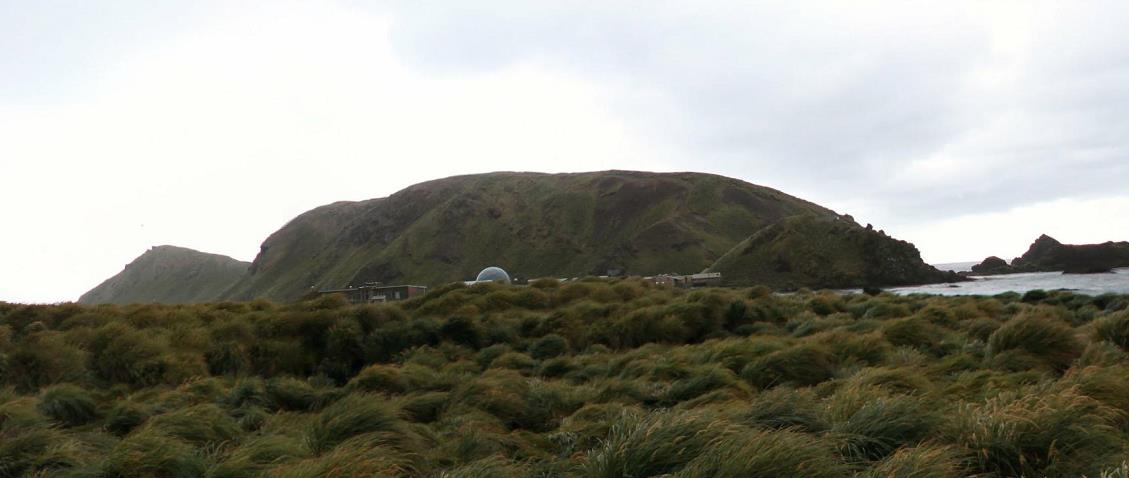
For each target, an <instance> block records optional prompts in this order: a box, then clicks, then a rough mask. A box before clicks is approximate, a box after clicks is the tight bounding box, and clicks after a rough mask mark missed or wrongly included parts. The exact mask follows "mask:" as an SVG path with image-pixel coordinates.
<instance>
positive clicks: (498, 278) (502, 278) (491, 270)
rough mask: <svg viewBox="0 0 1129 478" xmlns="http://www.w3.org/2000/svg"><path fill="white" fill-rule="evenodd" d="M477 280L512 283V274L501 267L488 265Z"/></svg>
mask: <svg viewBox="0 0 1129 478" xmlns="http://www.w3.org/2000/svg"><path fill="white" fill-rule="evenodd" d="M474 281H475V282H501V283H503V284H509V283H510V275H509V274H507V273H506V271H504V270H502V268H501V267H487V268H485V269H482V272H479V273H478V278H477V279H475V280H474Z"/></svg>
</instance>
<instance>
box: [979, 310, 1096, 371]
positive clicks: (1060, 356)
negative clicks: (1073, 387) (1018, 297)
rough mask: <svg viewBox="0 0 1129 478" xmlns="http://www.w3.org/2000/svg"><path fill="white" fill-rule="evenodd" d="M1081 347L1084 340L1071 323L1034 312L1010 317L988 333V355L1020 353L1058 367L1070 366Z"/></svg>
mask: <svg viewBox="0 0 1129 478" xmlns="http://www.w3.org/2000/svg"><path fill="white" fill-rule="evenodd" d="M1082 350H1083V346H1082V343H1081V342H1080V341H1079V340H1078V338H1077V337H1076V336H1075V332H1074V330H1072V329H1071V328H1070V326H1068V325H1066V324H1064V323H1061V322H1058V321H1056V320H1054V319H1050V318H1045V317H1039V316H1032V315H1024V316H1020V317H1016V318H1014V319H1012V320H1009V321H1008V322H1007V323H1005V324H1004V325H1003V326H1001V327H1000V328H999V329H996V331H995V332H992V335H991V336H989V337H988V355H989V356H1001V355H1003V356H1005V357H1006V356H1007V355H1004V354H1008V353H1009V352H1010V353H1012V354H1015V353H1019V354H1022V355H1025V356H1026V357H1029V358H1033V359H1034V360H1036V361H1039V362H1042V363H1045V364H1046V365H1048V366H1049V367H1051V368H1052V369H1054V370H1057V371H1063V370H1066V369H1067V368H1070V366H1071V365H1072V364H1073V363H1074V360H1075V359H1077V358H1078V357H1079V356H1080V355H1082ZM1022 355H1021V356H1022Z"/></svg>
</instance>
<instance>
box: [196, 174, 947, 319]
mask: <svg viewBox="0 0 1129 478" xmlns="http://www.w3.org/2000/svg"><path fill="white" fill-rule="evenodd" d="M827 225H834V227H831V228H830V229H828V228H827V227H826V226H827ZM811 228H817V229H820V230H821V231H822V232H830V233H829V234H823V233H822V232H821V233H819V234H805V233H794V232H798V231H799V229H804V230H808V229H811ZM824 229H826V231H824ZM780 231H783V232H782V233H780V234H778V232H780ZM769 234H773V237H777V236H779V237H780V238H781V239H780V240H775V241H761V240H759V239H756V240H754V238H763V237H766V235H769ZM761 246H764V247H767V248H768V249H765V250H757V249H756V248H757V247H761ZM735 248H738V249H739V250H735ZM780 257H785V259H784V261H785V262H787V263H788V264H789V265H788V266H787V267H788V268H789V270H787V271H783V270H780V269H779V268H778V267H776V266H778V265H779V264H781V262H780V260H779V258H780ZM723 258H725V259H724V260H723ZM750 260H753V263H749V261H750ZM765 261H770V262H771V261H775V262H772V264H775V265H774V266H772V267H768V268H766V267H767V266H766V264H768V262H765ZM487 265H497V266H500V267H502V268H504V269H506V270H508V271H509V272H510V273H511V274H512V275H514V276H517V277H522V278H535V277H581V276H589V275H618V274H623V275H653V274H661V273H696V272H701V271H703V270H706V269H713V270H718V271H723V272H724V273H725V274H726V275H727V276H728V277H731V279H728V282H729V283H730V284H732V285H751V284H758V283H759V284H766V285H770V286H773V287H780V288H793V287H850V286H864V285H904V284H915V283H925V282H941V281H946V280H950V279H951V278H950V277H949V275H946V274H942V273H940V272H938V271H936V270H935V269H933V268H932V267H930V266H928V265H926V264H924V263H923V262H922V261H921V258H920V256H919V255H918V254H917V250H916V249H915V248H913V246H912V245H911V244H908V243H904V242H902V241H897V240H896V239H893V238H890V237H888V236H886V235H885V234H881V233H878V232H874V231H871V230H868V229H866V228H863V227H861V226H859V225H858V224H856V223H855V222H854V220H853V219H851V218H850V217H849V216H841V215H839V214H837V213H835V212H834V211H832V210H830V209H828V208H825V207H822V206H820V205H817V204H814V203H811V202H808V201H805V200H803V199H800V198H796V197H793V196H789V195H787V194H785V193H783V192H780V191H777V190H775V189H771V188H767V187H764V186H758V185H755V184H750V183H748V182H745V181H740V180H737V179H732V178H727V177H723V176H717V175H712V174H702V173H648V172H633V171H601V172H590V173H574V174H542V173H514V172H502V173H489V174H477V175H467V176H456V177H450V178H445V179H439V180H435V181H428V182H424V183H420V184H416V185H414V186H410V187H408V188H406V189H404V190H401V191H399V192H396V193H395V194H392V195H391V196H388V197H385V198H378V199H370V200H365V201H343V202H336V203H332V204H328V205H325V206H321V207H318V208H315V209H313V210H310V211H308V212H306V213H303V214H301V215H299V216H298V217H296V218H294V219H293V220H291V221H290V222H289V223H287V224H286V225H284V226H283V227H282V228H281V229H279V230H278V231H276V232H275V233H274V234H271V235H270V237H268V238H267V239H266V240H265V241H264V242H263V244H262V246H261V250H260V253H259V254H258V256H257V257H255V259H254V261H253V262H252V263H251V265H250V267H249V268H248V269H247V273H246V274H245V275H244V276H243V277H242V278H241V279H239V280H238V281H236V282H234V285H231V287H230V289H228V288H226V287H225V288H223V290H225V291H226V292H223V293H222V294H218V295H216V296H214V297H213V298H215V299H231V300H249V299H255V298H267V299H276V300H293V299H296V298H299V297H302V296H304V295H306V294H309V293H310V292H313V291H316V290H319V289H327V288H339V287H344V286H347V285H350V284H354V285H355V284H361V283H365V282H374V281H376V282H384V283H413V284H425V285H438V284H443V283H447V282H453V281H461V280H466V279H470V278H473V277H474V275H475V274H476V273H477V272H478V271H479V270H481V269H482V268H483V267H484V266H487ZM824 267H827V269H826V270H824V269H823V268H824ZM753 271H756V272H755V273H754V272H753ZM229 285H230V283H229ZM216 289H220V288H219V287H217V288H216Z"/></svg>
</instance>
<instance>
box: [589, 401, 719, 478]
mask: <svg viewBox="0 0 1129 478" xmlns="http://www.w3.org/2000/svg"><path fill="white" fill-rule="evenodd" d="M732 427H733V426H732V425H730V424H728V423H727V422H725V421H723V420H720V419H719V418H718V417H716V416H714V415H712V414H708V413H700V412H698V413H694V412H685V413H672V412H651V413H649V414H645V415H641V414H634V413H630V412H628V413H624V414H622V415H621V416H620V417H619V418H618V419H617V420H616V421H615V422H614V423H613V425H612V426H611V428H610V429H609V430H608V435H607V438H606V439H605V440H604V441H603V442H602V443H601V445H600V446H598V447H596V448H593V449H592V450H590V451H589V452H588V453H587V457H586V460H585V463H584V466H583V473H584V476H587V477H591V478H622V477H644V476H657V475H663V474H667V473H674V472H677V471H680V470H681V469H682V468H683V467H685V466H686V465H687V464H688V463H690V461H692V460H693V459H694V458H697V457H698V455H700V454H702V452H703V451H705V450H706V449H707V448H710V447H711V445H712V444H713V443H714V442H715V440H717V439H719V438H721V437H722V436H724V435H725V434H727V433H730V432H731V431H732Z"/></svg>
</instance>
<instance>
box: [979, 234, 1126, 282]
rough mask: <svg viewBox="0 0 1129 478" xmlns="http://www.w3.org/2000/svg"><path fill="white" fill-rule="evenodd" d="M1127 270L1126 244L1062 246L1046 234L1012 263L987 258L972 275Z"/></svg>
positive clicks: (1104, 243)
mask: <svg viewBox="0 0 1129 478" xmlns="http://www.w3.org/2000/svg"><path fill="white" fill-rule="evenodd" d="M1118 267H1129V242H1124V241H1122V242H1112V241H1110V242H1103V243H1101V244H1079V245H1072V244H1063V243H1061V242H1059V241H1057V240H1055V239H1054V238H1053V237H1050V236H1048V235H1046V234H1043V235H1041V236H1039V238H1038V239H1035V242H1033V243H1031V246H1030V247H1028V248H1027V252H1025V253H1023V255H1022V256H1020V257H1016V258H1015V259H1012V261H1011V264H1007V263H1005V262H1003V260H1001V259H1000V258H998V257H994V256H993V257H989V258H988V259H985V260H984V262H981V263H980V264H977V265H976V266H973V267H972V273H971V274H975V275H992V274H1012V273H1020V272H1059V271H1061V272H1064V273H1067V274H1094V273H1102V272H1109V271H1111V270H1112V269H1115V268H1118Z"/></svg>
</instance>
